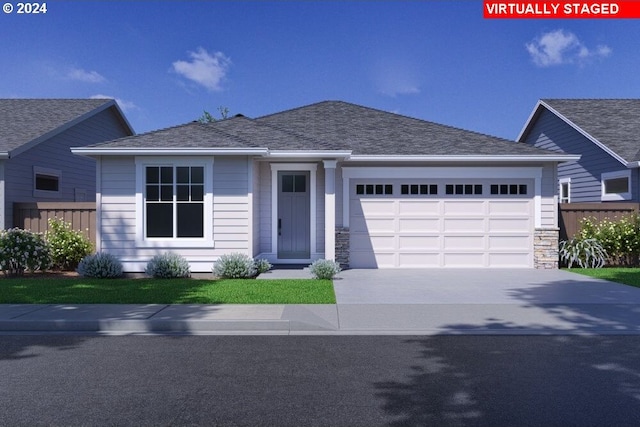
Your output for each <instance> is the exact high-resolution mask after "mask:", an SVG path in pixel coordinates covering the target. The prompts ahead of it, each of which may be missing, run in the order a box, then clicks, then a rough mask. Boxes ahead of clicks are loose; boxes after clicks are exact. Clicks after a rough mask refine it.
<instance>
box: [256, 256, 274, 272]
mask: <svg viewBox="0 0 640 427" xmlns="http://www.w3.org/2000/svg"><path fill="white" fill-rule="evenodd" d="M253 265H254V266H255V268H256V271H257V273H258V274H262V273H266V272H267V271H269V270H271V267H273V266H272V265H271V263H270V262H269V261H267V260H266V259H262V258H261V259H256V260H254V261H253Z"/></svg>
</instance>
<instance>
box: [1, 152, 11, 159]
mask: <svg viewBox="0 0 640 427" xmlns="http://www.w3.org/2000/svg"><path fill="white" fill-rule="evenodd" d="M8 158H9V152H8V151H0V160H6V159H8Z"/></svg>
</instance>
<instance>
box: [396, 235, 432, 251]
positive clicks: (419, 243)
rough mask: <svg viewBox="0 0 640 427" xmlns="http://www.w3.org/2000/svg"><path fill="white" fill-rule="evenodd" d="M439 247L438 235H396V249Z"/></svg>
mask: <svg viewBox="0 0 640 427" xmlns="http://www.w3.org/2000/svg"><path fill="white" fill-rule="evenodd" d="M414 249H432V250H438V249H440V236H398V250H400V251H403V250H414Z"/></svg>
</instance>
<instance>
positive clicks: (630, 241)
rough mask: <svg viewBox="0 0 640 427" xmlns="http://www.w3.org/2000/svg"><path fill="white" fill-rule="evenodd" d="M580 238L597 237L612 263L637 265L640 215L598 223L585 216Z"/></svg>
mask: <svg viewBox="0 0 640 427" xmlns="http://www.w3.org/2000/svg"><path fill="white" fill-rule="evenodd" d="M576 238H577V239H578V240H587V239H595V240H597V241H598V242H600V244H601V245H602V248H603V249H604V251H605V252H606V253H607V263H608V264H611V265H637V263H638V255H640V216H638V215H637V214H633V215H629V216H624V217H622V218H620V219H614V220H611V219H604V220H602V221H600V222H598V223H596V222H595V220H594V219H589V218H585V219H583V220H582V222H581V228H580V232H579V233H578V235H577V236H576Z"/></svg>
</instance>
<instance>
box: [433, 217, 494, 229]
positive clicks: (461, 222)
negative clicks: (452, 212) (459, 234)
mask: <svg viewBox="0 0 640 427" xmlns="http://www.w3.org/2000/svg"><path fill="white" fill-rule="evenodd" d="M443 231H445V232H452V231H453V232H456V231H465V232H467V231H472V232H473V231H475V232H478V231H480V232H482V231H484V219H483V218H445V219H444V230H443Z"/></svg>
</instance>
